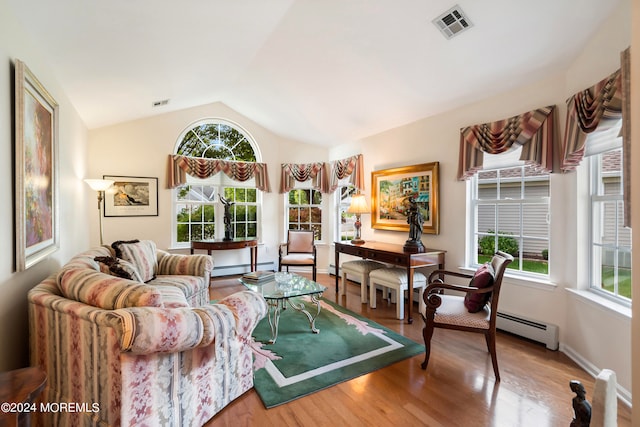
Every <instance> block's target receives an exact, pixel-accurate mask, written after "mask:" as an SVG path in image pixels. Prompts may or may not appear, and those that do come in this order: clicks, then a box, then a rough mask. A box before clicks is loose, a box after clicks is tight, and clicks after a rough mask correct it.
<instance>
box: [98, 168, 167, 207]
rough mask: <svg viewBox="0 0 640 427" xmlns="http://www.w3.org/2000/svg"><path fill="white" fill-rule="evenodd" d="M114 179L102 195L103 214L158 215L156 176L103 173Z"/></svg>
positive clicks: (105, 177)
mask: <svg viewBox="0 0 640 427" xmlns="http://www.w3.org/2000/svg"><path fill="white" fill-rule="evenodd" d="M102 179H110V180H112V181H114V183H113V185H112V186H111V188H109V189H108V190H107V191H105V195H104V216H105V217H107V216H158V178H145V177H138V176H113V175H103V177H102Z"/></svg>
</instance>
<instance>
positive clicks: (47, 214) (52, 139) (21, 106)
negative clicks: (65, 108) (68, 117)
mask: <svg viewBox="0 0 640 427" xmlns="http://www.w3.org/2000/svg"><path fill="white" fill-rule="evenodd" d="M15 126H16V141H15V165H14V168H15V204H16V213H15V227H16V257H15V265H16V271H23V270H26V269H27V268H29V267H31V266H32V265H34V264H36V263H37V262H40V261H41V260H43V259H44V258H46V257H47V256H49V255H50V254H52V253H53V252H55V251H57V250H58V248H59V246H60V242H59V229H58V221H59V218H58V213H59V210H58V104H57V103H56V101H55V100H54V99H53V97H52V96H51V95H50V94H49V92H48V91H47V90H46V89H45V88H44V86H43V85H42V84H41V83H40V82H39V81H38V79H37V78H36V77H35V76H34V75H33V73H32V72H31V71H30V70H29V68H28V67H27V66H26V65H25V64H24V62H22V61H20V60H16V61H15Z"/></svg>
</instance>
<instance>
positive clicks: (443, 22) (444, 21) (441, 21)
mask: <svg viewBox="0 0 640 427" xmlns="http://www.w3.org/2000/svg"><path fill="white" fill-rule="evenodd" d="M432 22H433V24H434V25H435V26H436V27H438V29H439V30H440V32H441V33H442V34H444V36H445V37H446V38H447V39H450V38H452V37H453V36H455V35H456V34H460V33H461V32H463V31H465V30H467V29H469V28H471V27H472V26H473V24H472V23H471V21H469V19H467V17H466V15H465V14H464V12H463V11H462V9H461V8H460V6H458V5H455V6H454V7H452V8H451V9H449V10H447V11H446V12H445V13H443V14H442V15H440V16H438V17H437V18H436V19H434V20H433V21H432Z"/></svg>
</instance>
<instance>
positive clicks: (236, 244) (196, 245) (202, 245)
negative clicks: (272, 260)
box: [191, 238, 258, 271]
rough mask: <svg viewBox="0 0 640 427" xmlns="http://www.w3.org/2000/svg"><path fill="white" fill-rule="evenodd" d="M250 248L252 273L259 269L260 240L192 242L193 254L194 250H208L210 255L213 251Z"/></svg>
mask: <svg viewBox="0 0 640 427" xmlns="http://www.w3.org/2000/svg"><path fill="white" fill-rule="evenodd" d="M242 248H249V250H250V252H251V271H256V270H257V267H258V239H252V238H248V239H233V240H223V239H215V240H197V241H191V253H192V254H193V252H194V250H196V249H202V250H206V251H207V253H208V254H209V255H211V251H226V250H229V249H242Z"/></svg>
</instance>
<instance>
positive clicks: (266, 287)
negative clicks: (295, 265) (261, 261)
mask: <svg viewBox="0 0 640 427" xmlns="http://www.w3.org/2000/svg"><path fill="white" fill-rule="evenodd" d="M276 276H281V277H278V279H279V280H281V281H280V283H279V282H277V281H276V280H275V278H274V279H273V280H268V281H265V282H252V281H248V280H244V279H242V278H240V282H241V283H242V284H243V285H244V286H246V287H247V288H248V289H250V290H252V291H254V292H257V293H259V294H260V295H262V296H263V297H264V299H265V300H266V301H267V305H268V306H269V313H268V318H269V326H271V339H270V340H269V343H271V344H273V343H275V342H276V339H277V338H278V322H279V321H280V312H281V311H282V310H284V309H285V308H286V306H287V304H288V305H289V307H291V308H293V309H294V310H296V311H298V312H300V313H304V314H305V315H306V316H307V318H308V319H309V326H310V327H311V331H312V332H313V333H314V334H317V333H319V332H320V330H319V329H317V328H316V325H315V322H316V318H317V317H318V315H319V314H320V297H321V296H322V293H323V292H324V291H326V290H327V288H326V287H324V286H322V285H321V284H319V283H317V282H314V281H313V280H310V279H307V278H306V277H302V276H298V275H297V274H293V273H290V274H288V276H287V275H286V273H281V274H278V273H276ZM307 295H308V296H310V297H311V301H312V302H313V303H315V305H316V307H317V310H316V314H315V315H311V313H309V312H308V311H307V310H306V309H305V305H304V303H302V302H299V303H296V302H295V301H292V298H297V297H303V296H307Z"/></svg>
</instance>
